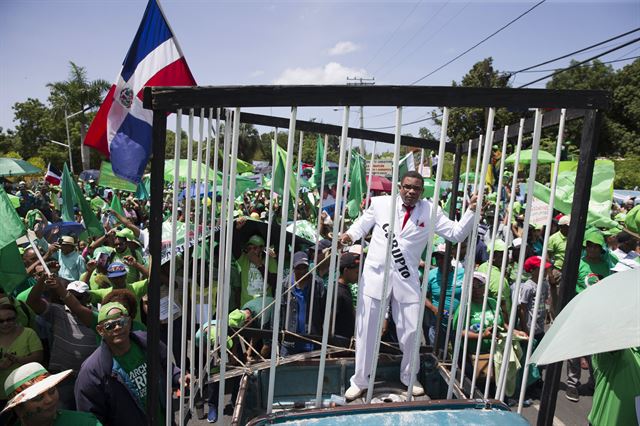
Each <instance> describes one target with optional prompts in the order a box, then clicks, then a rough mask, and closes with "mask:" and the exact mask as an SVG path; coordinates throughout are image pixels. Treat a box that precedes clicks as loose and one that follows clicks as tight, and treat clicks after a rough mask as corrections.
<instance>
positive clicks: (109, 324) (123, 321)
mask: <svg viewBox="0 0 640 426" xmlns="http://www.w3.org/2000/svg"><path fill="white" fill-rule="evenodd" d="M127 324H129V317H120V318H118V319H114V320H111V321H106V322H105V323H103V324H102V328H103V329H104V330H105V331H113V330H115V329H116V327H117V326H120V327H121V328H124V327H126V326H127Z"/></svg>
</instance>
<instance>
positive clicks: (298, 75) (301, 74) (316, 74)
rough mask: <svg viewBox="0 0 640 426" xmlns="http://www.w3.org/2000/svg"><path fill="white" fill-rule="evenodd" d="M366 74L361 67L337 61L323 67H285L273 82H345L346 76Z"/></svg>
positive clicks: (363, 75)
mask: <svg viewBox="0 0 640 426" xmlns="http://www.w3.org/2000/svg"><path fill="white" fill-rule="evenodd" d="M367 75H368V74H367V71H366V70H365V69H363V68H360V69H357V68H349V67H345V66H342V65H340V64H339V63H337V62H329V63H328V64H326V65H325V66H324V67H316V68H287V69H286V70H284V71H283V72H282V74H280V76H279V77H278V78H277V79H275V80H274V81H273V84H346V83H347V77H366V76H367Z"/></svg>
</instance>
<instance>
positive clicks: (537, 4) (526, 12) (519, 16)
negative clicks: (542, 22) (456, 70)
mask: <svg viewBox="0 0 640 426" xmlns="http://www.w3.org/2000/svg"><path fill="white" fill-rule="evenodd" d="M545 1H547V0H541V1H539V2H538V3H536V4H534V5H533V6H531V7H530V8H529V9H527V10H526V11H525V12H523V13H521V14H520V15H518V16H517V17H516V18H514V19H512V20H511V21H509V22H508V23H506V24H505V25H503V26H502V27H500V28H499V29H497V30H496V31H494V32H493V33H491V34H490V35H488V36H487V37H485V38H483V39H482V40H480V41H479V42H478V43H476V44H474V45H473V46H471V47H470V48H468V49H467V50H465V51H464V52H462V53H460V54H459V55H458V56H456V57H455V58H453V59H451V60H449V61H447V62H445V63H444V64H442V65H440V66H439V67H438V68H436V69H435V70H433V71H431V72H430V73H428V74H425V75H423V76H422V77H420V78H419V79H417V80H416V81H414V82H413V83H411V84H410V86H413V85H415V84H417V83H419V82H421V81H422V80H424V79H425V78H427V77H429V76H431V75H433V74H435V73H436V72H438V71H440V70H441V69H443V68H444V67H446V66H447V65H449V64H451V63H453V62H454V61H457V60H458V59H460V58H461V57H463V56H464V55H466V54H467V53H469V52H471V51H472V50H473V49H475V48H476V47H478V46H480V45H481V44H482V43H484V42H485V41H487V40H489V39H490V38H492V37H493V36H495V35H496V34H498V33H500V32H501V31H502V30H504V29H506V28H507V27H509V26H510V25H511V24H513V23H514V22H516V21H518V20H519V19H520V18H522V17H524V16H525V15H527V14H528V13H530V12H532V11H533V10H534V9H535V8H537V7H538V6H540V5H542V4H543V3H544V2H545Z"/></svg>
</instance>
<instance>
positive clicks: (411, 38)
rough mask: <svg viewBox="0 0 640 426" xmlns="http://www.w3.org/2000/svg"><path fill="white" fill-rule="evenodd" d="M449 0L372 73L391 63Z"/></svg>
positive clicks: (376, 72)
mask: <svg viewBox="0 0 640 426" xmlns="http://www.w3.org/2000/svg"><path fill="white" fill-rule="evenodd" d="M450 1H451V0H448V1H447V2H446V3H444V4H443V5H442V6H440V9H438V11H437V12H436V13H435V14H434V15H432V16H431V17H430V18H429V19H427V20H426V21H425V22H424V24H422V26H421V27H420V29H419V30H418V31H416V32H415V33H414V34H413V36H411V37H410V38H409V39H408V40H407V41H406V42H405V43H404V44H403V45H402V47H400V49H396V51H395V53H394V54H393V55H391V57H390V58H389V59H387V60H386V61H385V63H384V64H382V66H380V67H378V69H376V71H375V72H374V74H378V73H379V72H380V70H382V69H384V67H386V66H387V65H388V64H390V63H391V61H392V60H393V59H394V58H395V57H396V56H398V54H399V53H400V52H401V51H402V50H404V48H405V47H407V46H408V45H409V43H411V42H412V41H413V40H414V39H415V38H416V37H417V36H418V34H420V33H421V32H422V31H423V30H424V29H425V28H426V27H427V25H429V24H430V23H431V21H433V20H434V19H435V18H436V17H437V16H438V15H439V14H440V12H442V10H443V9H444V8H445V7H446V6H447V5H448V4H449V3H450Z"/></svg>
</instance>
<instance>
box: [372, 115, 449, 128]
mask: <svg viewBox="0 0 640 426" xmlns="http://www.w3.org/2000/svg"><path fill="white" fill-rule="evenodd" d="M440 117H442V114H436V115H433V116H431V117H427V118H421V119H419V120H415V121H410V122H408V123H402V124H401V125H400V126H401V127H404V126H409V125H411V124H416V123H422V122H423V121H429V120H435V119H436V118H440ZM395 127H396V126H395V125H393V126H384V127H371V128H367V129H366V130H384V129H393V128H395Z"/></svg>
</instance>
